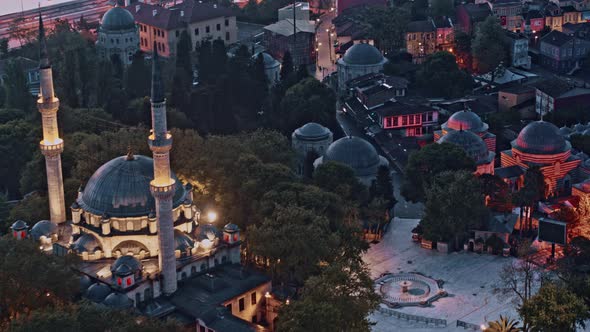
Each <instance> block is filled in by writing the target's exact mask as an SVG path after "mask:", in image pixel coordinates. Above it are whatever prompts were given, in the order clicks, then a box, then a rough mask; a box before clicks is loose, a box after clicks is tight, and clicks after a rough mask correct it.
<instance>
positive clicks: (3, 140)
mask: <svg viewBox="0 0 590 332" xmlns="http://www.w3.org/2000/svg"><path fill="white" fill-rule="evenodd" d="M36 129H37V128H35V127H33V126H32V125H31V124H30V123H28V122H27V121H25V120H22V119H17V120H12V121H8V122H6V123H4V124H0V153H2V154H3V155H4V156H10V157H9V158H2V159H0V190H1V192H3V193H6V194H8V198H9V199H15V198H18V197H20V195H19V194H20V192H19V177H20V175H21V172H22V170H23V168H24V166H25V164H26V163H27V162H28V161H29V160H30V159H31V157H32V155H33V150H34V149H35V148H36V146H37V144H38V142H39V140H38V139H35V138H36V137H38V136H36V135H37V132H36Z"/></svg>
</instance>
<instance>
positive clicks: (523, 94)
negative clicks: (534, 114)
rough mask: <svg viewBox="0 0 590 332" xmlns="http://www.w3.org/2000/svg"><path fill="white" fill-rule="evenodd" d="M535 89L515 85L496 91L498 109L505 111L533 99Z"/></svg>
mask: <svg viewBox="0 0 590 332" xmlns="http://www.w3.org/2000/svg"><path fill="white" fill-rule="evenodd" d="M535 91H536V89H535V88H534V87H531V86H525V85H520V84H519V85H516V86H513V87H508V88H505V89H501V90H500V91H498V110H499V111H500V112H505V111H509V110H511V109H512V108H513V107H516V106H518V105H522V104H523V103H525V102H528V101H533V103H534V99H535Z"/></svg>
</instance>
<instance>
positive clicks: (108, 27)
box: [96, 6, 139, 65]
mask: <svg viewBox="0 0 590 332" xmlns="http://www.w3.org/2000/svg"><path fill="white" fill-rule="evenodd" d="M96 48H97V50H98V55H99V56H100V57H101V58H102V59H105V60H106V59H111V57H112V56H113V55H116V56H118V57H119V58H120V59H121V62H122V63H123V64H124V65H129V64H131V61H132V60H133V55H134V54H135V53H136V52H137V51H139V32H138V29H137V26H136V25H135V20H134V19H133V15H131V13H130V12H129V11H128V10H126V9H125V8H122V7H119V6H116V7H114V8H111V9H109V11H107V12H106V13H105V14H104V16H103V17H102V20H101V22H100V26H99V28H98V39H97V40H96Z"/></svg>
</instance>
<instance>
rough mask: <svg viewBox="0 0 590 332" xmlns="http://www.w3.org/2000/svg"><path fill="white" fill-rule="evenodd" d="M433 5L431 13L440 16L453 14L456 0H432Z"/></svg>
mask: <svg viewBox="0 0 590 332" xmlns="http://www.w3.org/2000/svg"><path fill="white" fill-rule="evenodd" d="M431 3H432V5H431V6H430V14H431V15H433V16H435V17H439V16H443V17H446V16H451V15H452V14H454V9H455V8H454V2H453V1H452V0H438V1H432V2H431Z"/></svg>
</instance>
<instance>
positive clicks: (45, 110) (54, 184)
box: [37, 13, 66, 224]
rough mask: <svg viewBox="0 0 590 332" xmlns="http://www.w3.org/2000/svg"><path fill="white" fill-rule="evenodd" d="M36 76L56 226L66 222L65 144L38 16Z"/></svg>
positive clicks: (53, 218) (51, 205)
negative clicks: (63, 163) (62, 167)
mask: <svg viewBox="0 0 590 332" xmlns="http://www.w3.org/2000/svg"><path fill="white" fill-rule="evenodd" d="M39 47H40V51H39V74H40V77H41V84H40V90H41V91H40V93H39V99H37V109H39V112H41V118H42V119H43V140H42V141H41V142H40V143H39V146H40V148H41V153H43V155H44V156H45V168H46V169H47V192H48V194H49V214H50V219H51V221H52V222H54V223H56V224H59V223H62V222H65V221H66V205H65V200H64V187H63V177H62V173H61V153H62V152H63V150H64V141H63V140H62V139H61V138H59V132H58V129H57V110H58V109H59V99H57V98H56V97H55V95H54V93H53V73H52V71H51V64H50V63H49V58H48V57H47V44H46V41H45V29H44V28H43V19H42V18H41V13H39Z"/></svg>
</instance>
